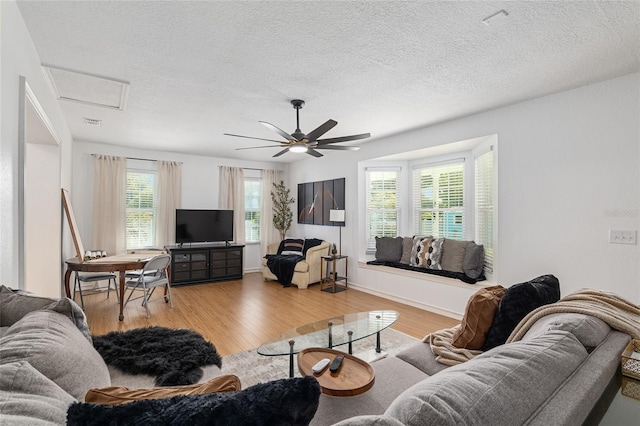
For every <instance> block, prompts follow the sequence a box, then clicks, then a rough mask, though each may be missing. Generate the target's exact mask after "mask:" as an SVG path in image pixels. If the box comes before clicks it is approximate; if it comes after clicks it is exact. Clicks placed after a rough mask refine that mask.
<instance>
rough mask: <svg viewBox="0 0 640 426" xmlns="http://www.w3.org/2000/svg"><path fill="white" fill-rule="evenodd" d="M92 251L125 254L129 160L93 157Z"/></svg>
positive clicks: (105, 156) (101, 156) (104, 156)
mask: <svg viewBox="0 0 640 426" xmlns="http://www.w3.org/2000/svg"><path fill="white" fill-rule="evenodd" d="M93 162H94V175H93V230H92V234H93V243H92V244H91V248H92V249H96V250H97V249H100V250H106V252H107V253H109V254H110V255H111V254H123V253H126V251H127V247H126V240H125V233H126V224H125V215H126V206H125V198H126V197H125V194H126V181H127V159H126V158H124V157H112V156H108V155H98V154H96V155H94V157H93Z"/></svg>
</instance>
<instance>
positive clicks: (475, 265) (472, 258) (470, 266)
mask: <svg viewBox="0 0 640 426" xmlns="http://www.w3.org/2000/svg"><path fill="white" fill-rule="evenodd" d="M462 269H463V270H464V273H465V275H466V276H468V277H469V278H473V279H476V278H478V277H479V276H480V275H482V271H483V270H484V246H483V245H478V244H476V243H474V242H473V241H471V242H470V243H469V244H468V245H467V248H466V250H465V252H464V259H462Z"/></svg>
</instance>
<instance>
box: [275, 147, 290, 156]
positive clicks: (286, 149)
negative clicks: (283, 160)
mask: <svg viewBox="0 0 640 426" xmlns="http://www.w3.org/2000/svg"><path fill="white" fill-rule="evenodd" d="M285 152H289V148H285V149H283V150H282V151H280V152H279V153H277V154H276V155H274V157H280V156H281V155H282V154H284V153H285Z"/></svg>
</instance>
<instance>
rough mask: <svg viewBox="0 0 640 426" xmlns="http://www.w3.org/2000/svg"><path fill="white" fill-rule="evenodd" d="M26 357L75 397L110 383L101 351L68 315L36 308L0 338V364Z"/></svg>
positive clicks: (30, 362)
mask: <svg viewBox="0 0 640 426" xmlns="http://www.w3.org/2000/svg"><path fill="white" fill-rule="evenodd" d="M16 361H27V362H28V363H29V364H31V365H32V366H33V367H34V368H35V369H36V370H38V371H39V372H40V373H42V374H43V375H44V376H46V377H47V378H48V379H50V380H51V381H53V382H54V383H55V384H56V385H58V386H60V387H61V388H62V389H64V390H65V391H66V392H67V393H68V394H70V395H71V396H73V397H74V398H76V399H82V398H83V397H84V395H85V394H86V393H87V391H88V390H89V389H91V388H102V387H105V386H109V385H110V384H111V378H110V376H109V370H108V369H107V365H106V364H105V362H104V360H103V359H102V357H101V356H100V354H99V353H98V352H97V351H96V350H95V349H94V348H93V346H92V345H91V343H89V342H88V341H87V339H86V338H85V337H84V336H83V335H82V333H80V331H79V330H78V329H77V328H76V326H75V325H73V323H72V322H71V321H69V318H67V317H66V316H65V315H62V314H59V313H58V312H53V311H49V310H41V311H33V312H30V313H28V314H27V315H25V316H24V317H22V319H21V320H20V321H18V322H16V323H15V324H13V325H12V326H11V327H9V330H8V331H7V332H6V334H5V335H4V336H3V337H2V339H0V364H8V363H11V362H16Z"/></svg>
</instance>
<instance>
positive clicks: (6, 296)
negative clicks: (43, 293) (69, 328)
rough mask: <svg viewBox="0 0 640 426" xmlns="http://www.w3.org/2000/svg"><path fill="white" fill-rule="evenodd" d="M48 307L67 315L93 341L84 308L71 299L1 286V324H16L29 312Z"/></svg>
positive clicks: (4, 325)
mask: <svg viewBox="0 0 640 426" xmlns="http://www.w3.org/2000/svg"><path fill="white" fill-rule="evenodd" d="M41 309H48V310H50V311H54V312H58V313H61V314H63V315H66V316H67V317H68V318H69V319H70V320H71V321H73V323H74V324H75V325H76V327H78V330H80V331H81V332H82V334H83V335H84V336H85V337H86V338H87V339H88V340H89V341H91V332H90V330H89V326H88V325H87V320H86V317H85V315H84V312H83V311H82V309H81V308H80V307H79V306H78V305H77V304H76V303H75V302H73V301H72V300H71V299H67V298H66V297H63V298H61V299H50V298H48V297H39V296H35V295H33V294H29V293H25V292H23V291H21V290H13V289H10V288H9V287H5V286H0V326H2V327H7V326H11V325H13V324H15V323H16V322H17V321H18V320H20V319H21V318H22V317H24V316H25V315H26V314H28V313H29V312H33V311H38V310H41Z"/></svg>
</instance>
